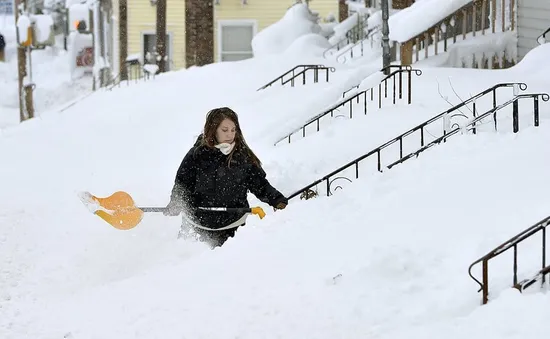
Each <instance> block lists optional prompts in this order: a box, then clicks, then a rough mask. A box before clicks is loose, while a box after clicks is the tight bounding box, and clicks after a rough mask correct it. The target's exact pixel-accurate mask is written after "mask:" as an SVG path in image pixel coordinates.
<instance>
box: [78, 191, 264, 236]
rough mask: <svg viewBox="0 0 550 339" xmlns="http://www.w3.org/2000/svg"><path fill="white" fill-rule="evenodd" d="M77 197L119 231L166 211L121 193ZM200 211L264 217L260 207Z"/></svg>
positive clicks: (220, 208)
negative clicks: (138, 205)
mask: <svg viewBox="0 0 550 339" xmlns="http://www.w3.org/2000/svg"><path fill="white" fill-rule="evenodd" d="M79 197H80V200H81V201H82V203H83V204H84V205H86V207H87V208H88V209H89V210H90V211H91V212H92V213H94V214H96V215H97V216H99V217H100V218H101V219H103V220H105V221H106V222H108V223H109V224H110V225H111V226H113V227H114V228H116V229H119V230H129V229H132V228H134V227H136V226H137V225H138V224H139V223H140V221H141V219H142V218H143V213H147V212H164V211H166V207H137V206H136V205H135V203H134V199H132V197H131V196H130V194H128V193H126V192H122V191H118V192H115V193H113V194H111V195H110V196H108V197H105V198H100V197H96V196H94V195H92V194H91V193H89V192H82V193H80V194H79ZM200 209H203V210H209V211H215V212H241V213H243V212H244V213H251V214H256V215H257V216H259V217H260V219H263V217H265V212H264V210H263V209H262V208H261V207H252V208H229V207H200Z"/></svg>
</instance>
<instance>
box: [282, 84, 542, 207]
mask: <svg viewBox="0 0 550 339" xmlns="http://www.w3.org/2000/svg"><path fill="white" fill-rule="evenodd" d="M506 87H513V88H514V92H516V90H517V89H521V90H526V89H527V85H526V84H524V83H502V84H498V85H495V86H493V87H491V88H488V89H486V90H485V91H483V92H481V93H479V94H477V95H476V96H474V97H472V98H470V99H468V100H466V101H464V102H462V103H460V104H459V105H456V106H454V107H452V108H451V109H449V110H447V111H445V112H443V113H440V114H438V115H436V116H435V117H433V118H431V119H429V120H427V121H425V122H423V123H422V124H420V125H418V126H416V127H414V128H411V129H410V130H408V131H406V132H405V133H403V134H401V135H399V136H397V137H395V138H393V139H392V140H390V141H388V142H386V143H384V144H382V145H380V146H378V147H377V148H375V149H373V150H371V151H370V152H368V153H366V154H364V155H362V156H360V157H358V158H357V159H355V160H353V161H350V162H349V163H347V164H345V165H344V166H342V167H340V168H338V169H336V170H334V171H332V172H331V173H329V174H327V175H325V176H324V177H322V178H321V179H318V180H316V181H314V182H313V183H311V184H309V185H307V186H306V187H303V188H301V189H299V190H298V191H296V192H295V193H293V194H291V195H290V196H289V199H292V198H294V197H297V196H302V197H304V196H311V195H319V193H318V192H312V188H314V187H316V186H317V185H319V184H321V183H323V182H324V183H325V186H326V195H331V194H332V188H331V187H332V184H333V183H334V182H335V181H336V180H341V179H343V180H347V181H351V179H349V178H347V177H345V176H343V175H342V174H343V172H344V171H346V170H348V169H352V168H353V169H354V174H355V178H359V163H360V162H362V161H364V160H367V159H373V160H374V161H375V163H376V164H377V165H376V169H377V170H378V171H379V172H381V171H382V151H385V150H389V149H390V147H391V146H394V145H397V146H398V147H399V155H398V160H397V161H395V162H393V163H391V164H390V165H389V166H387V168H388V169H390V168H391V167H393V166H395V165H397V164H399V163H402V162H404V161H406V160H408V159H410V158H412V157H414V156H418V155H419V154H420V153H421V152H423V151H425V150H426V149H428V148H430V147H433V146H435V145H437V144H439V143H441V142H445V141H446V139H447V138H449V137H450V136H452V135H455V134H457V133H459V132H460V131H462V130H463V129H465V128H467V129H468V130H471V131H472V132H473V133H474V134H475V133H476V128H477V125H478V124H479V123H480V121H481V120H482V119H485V118H487V117H490V116H491V115H493V119H494V126H495V129H497V120H496V114H497V112H498V111H499V110H501V109H502V108H504V107H508V106H509V105H512V106H513V110H514V112H513V120H514V121H513V129H514V132H517V131H518V130H519V105H518V101H519V100H520V99H524V98H533V100H534V122H535V126H538V124H539V97H542V99H543V100H544V101H548V100H549V99H550V97H549V96H548V94H525V95H517V96H515V97H514V99H512V100H510V101H507V102H505V103H504V104H502V105H499V106H497V90H498V89H500V88H506ZM488 94H492V99H493V108H492V109H491V110H489V111H487V112H486V113H484V114H482V115H479V116H478V115H477V108H476V106H477V101H478V100H479V99H481V98H482V97H484V96H486V95H488ZM470 103H471V104H472V105H473V111H472V114H473V117H472V118H473V120H470V121H469V122H468V123H467V124H465V125H464V126H463V127H461V126H460V125H459V124H458V123H455V124H453V123H452V121H451V119H452V118H453V117H460V118H464V114H462V113H455V112H456V111H459V110H460V108H462V107H464V106H466V105H467V104H470ZM438 121H439V122H444V126H447V127H444V128H443V132H442V136H440V137H438V138H435V140H434V141H432V142H429V143H427V142H426V135H425V134H426V127H427V126H429V125H431V124H433V123H435V122H438ZM415 132H419V134H420V147H419V148H417V149H416V151H414V152H412V153H408V154H405V152H404V141H403V140H404V138H405V137H406V136H408V135H412V134H413V133H415ZM430 135H431V134H430ZM313 193H314V194H313Z"/></svg>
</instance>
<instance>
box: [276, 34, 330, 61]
mask: <svg viewBox="0 0 550 339" xmlns="http://www.w3.org/2000/svg"><path fill="white" fill-rule="evenodd" d="M330 46H331V45H330V43H329V42H328V41H327V39H325V38H324V37H322V36H321V35H319V34H305V35H302V36H301V37H299V38H297V39H296V40H294V42H293V43H292V44H291V45H290V46H289V47H288V48H287V49H286V50H285V52H284V54H285V55H296V56H303V57H309V56H314V57H323V53H324V52H325V51H326V50H327V48H329V47H330Z"/></svg>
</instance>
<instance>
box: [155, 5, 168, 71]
mask: <svg viewBox="0 0 550 339" xmlns="http://www.w3.org/2000/svg"><path fill="white" fill-rule="evenodd" d="M156 40H157V55H156V57H157V66H158V68H159V73H164V72H166V64H167V57H166V0H158V1H157V37H156Z"/></svg>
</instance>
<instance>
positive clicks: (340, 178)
mask: <svg viewBox="0 0 550 339" xmlns="http://www.w3.org/2000/svg"><path fill="white" fill-rule="evenodd" d="M336 180H347V181H348V182H353V181H351V179H349V178H348V177H336V178H334V179H332V180H331V181H329V183H328V194H329V195H332V194H334V191H336V190H337V189H342V188H343V187H342V186H340V185H338V186H336V187H335V188H334V190H333V189H332V184H333V183H334V182H335V181H336Z"/></svg>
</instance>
